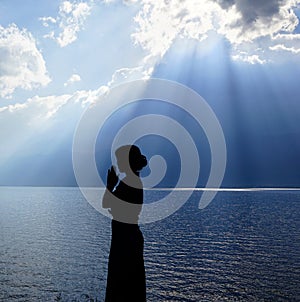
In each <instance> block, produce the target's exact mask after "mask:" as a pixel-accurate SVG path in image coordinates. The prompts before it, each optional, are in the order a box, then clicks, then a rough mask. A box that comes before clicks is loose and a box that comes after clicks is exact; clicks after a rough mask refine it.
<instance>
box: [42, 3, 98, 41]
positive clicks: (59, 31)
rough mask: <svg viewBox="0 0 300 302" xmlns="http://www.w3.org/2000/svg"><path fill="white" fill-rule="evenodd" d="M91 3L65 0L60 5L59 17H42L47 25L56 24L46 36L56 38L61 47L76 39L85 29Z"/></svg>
mask: <svg viewBox="0 0 300 302" xmlns="http://www.w3.org/2000/svg"><path fill="white" fill-rule="evenodd" d="M91 3H92V2H83V1H72V2H71V1H63V2H62V3H61V5H60V6H59V12H58V16H57V18H53V17H42V18H40V20H41V21H42V23H43V25H44V26H45V27H53V26H54V25H55V26H56V28H55V29H53V30H51V31H50V32H49V33H48V34H47V35H45V37H46V38H51V39H54V40H55V41H56V42H57V43H58V44H59V45H60V46H61V47H65V46H67V45H69V44H71V43H73V42H74V41H76V39H77V34H78V32H79V31H80V30H82V29H83V26H84V22H85V20H86V18H87V17H88V16H89V15H90V13H91ZM57 25H58V26H57Z"/></svg>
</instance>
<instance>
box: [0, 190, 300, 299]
mask: <svg viewBox="0 0 300 302" xmlns="http://www.w3.org/2000/svg"><path fill="white" fill-rule="evenodd" d="M159 194H165V193H162V192H161V191H146V192H145V199H146V200H148V201H151V200H157V199H158V197H159ZM178 194H180V192H178ZM200 196H201V192H194V193H193V195H192V197H191V198H190V199H189V200H188V201H187V203H186V204H185V205H184V206H183V207H182V208H181V209H180V210H179V211H178V212H176V213H175V214H173V215H172V216H170V217H168V218H166V219H164V220H162V221H160V222H155V223H151V224H147V225H143V226H141V229H142V232H143V234H144V237H145V265H146V274H147V297H148V300H147V301H153V302H159V301H300V192H292V191H278V192H277V191H276V192H275V191H270V192H220V193H218V194H217V196H216V198H215V199H214V201H213V202H212V203H211V204H210V205H209V206H208V207H207V208H206V209H204V210H201V211H200V210H198V208H197V205H198V200H199V198H200ZM109 244H110V219H109V218H107V217H104V216H102V215H101V214H100V213H98V212H97V211H95V210H94V209H93V208H92V207H91V206H90V205H89V204H88V203H87V202H86V201H85V199H84V198H83V197H82V195H81V193H80V191H79V190H78V189H76V188H0V301H92V299H94V300H96V299H97V301H103V299H104V294H105V285H106V274H107V260H108V253H109ZM88 297H90V298H88Z"/></svg>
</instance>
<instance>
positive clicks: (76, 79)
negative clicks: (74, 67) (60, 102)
mask: <svg viewBox="0 0 300 302" xmlns="http://www.w3.org/2000/svg"><path fill="white" fill-rule="evenodd" d="M80 81H81V78H80V75H79V74H76V73H74V74H72V75H71V76H70V78H69V79H68V80H67V82H65V83H64V86H65V87H66V86H69V85H72V84H73V83H76V82H80Z"/></svg>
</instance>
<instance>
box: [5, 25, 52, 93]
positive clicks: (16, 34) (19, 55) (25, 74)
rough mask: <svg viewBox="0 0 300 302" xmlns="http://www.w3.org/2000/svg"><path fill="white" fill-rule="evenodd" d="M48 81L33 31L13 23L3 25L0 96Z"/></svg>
mask: <svg viewBox="0 0 300 302" xmlns="http://www.w3.org/2000/svg"><path fill="white" fill-rule="evenodd" d="M49 82H50V78H49V76H48V75H47V70H46V64H45V61H44V59H43V56H42V54H41V52H40V51H39V50H38V48H37V46H36V42H35V39H34V38H33V37H32V35H31V34H30V33H29V32H28V31H27V30H25V29H22V30H21V29H19V28H18V27H17V26H16V25H14V24H12V25H10V26H8V27H6V28H4V27H2V26H0V97H4V98H9V97H10V96H11V94H12V93H13V92H14V90H15V89H16V88H23V89H27V90H31V89H33V88H35V87H37V86H39V85H42V86H44V85H47V84H48V83H49Z"/></svg>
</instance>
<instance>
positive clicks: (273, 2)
mask: <svg viewBox="0 0 300 302" xmlns="http://www.w3.org/2000/svg"><path fill="white" fill-rule="evenodd" d="M6 3H7V6H9V3H10V2H8V1H6ZM13 3H16V2H13ZM50 3H51V7H52V9H51V15H50V13H49V14H48V15H47V13H45V14H44V15H40V16H39V17H38V18H37V23H36V24H39V26H40V27H38V26H36V27H35V28H31V30H30V31H29V30H28V29H26V28H23V27H22V26H19V25H18V19H15V20H12V21H11V22H10V24H9V25H3V24H1V19H0V97H1V98H2V105H1V104H0V117H1V118H0V128H1V129H2V130H1V132H0V138H1V142H2V143H1V146H0V149H1V155H0V163H2V164H3V163H5V162H6V161H7V159H8V158H13V157H14V156H15V155H16V154H17V153H18V151H20V150H22V148H24V146H25V145H26V144H27V145H28V142H29V141H35V140H36V142H35V144H34V143H33V146H35V147H36V146H38V148H41V150H42V149H43V148H45V146H44V145H42V144H39V142H38V138H39V134H40V133H47V135H50V134H49V133H50V132H49V129H52V130H51V131H52V132H55V133H57V138H55V136H53V135H52V136H51V135H50V136H49V137H51V139H52V141H51V144H53V146H54V144H56V147H57V148H59V144H62V145H63V137H65V136H66V135H67V134H63V133H68V134H70V137H71V135H72V133H73V131H74V127H75V125H76V123H77V121H78V119H79V117H80V114H81V113H82V111H83V110H84V108H85V107H86V105H87V104H89V103H90V102H93V101H94V100H95V99H96V98H97V96H98V95H100V94H102V93H103V92H105V91H107V90H108V89H109V87H112V86H115V85H117V84H119V83H121V82H124V81H128V80H132V79H139V78H149V77H151V75H152V74H153V72H155V70H156V67H157V66H158V65H159V64H161V63H162V62H163V60H164V57H165V56H166V54H167V53H168V51H170V50H172V47H175V46H176V45H178V44H176V43H179V44H180V43H181V42H182V45H185V42H186V41H193V42H195V43H198V45H199V47H200V48H204V49H205V43H206V42H208V41H209V39H210V37H212V36H213V37H217V39H219V40H224V41H226V43H227V44H228V45H229V53H230V56H231V60H233V61H236V62H244V63H245V64H246V65H247V64H249V66H250V65H261V66H264V65H268V64H273V63H276V62H278V61H281V60H283V59H286V58H287V57H289V58H293V59H296V60H297V59H298V60H299V54H300V33H299V18H298V17H297V12H298V13H299V5H300V0H264V1H261V0H202V1H198V0H186V1H184V0H155V1H153V0H141V1H136V0H127V1H116V0H103V1H101V0H88V1H82V0H81V1H53V2H52V1H41V2H39V3H38V4H36V5H40V6H43V7H45V9H44V11H47V5H49V6H50ZM55 5H56V9H55V10H54V9H53V6H55ZM15 9H16V8H15V7H14V5H13V4H12V7H11V10H12V11H13V10H15ZM97 9H98V10H97ZM116 9H118V10H119V12H120V11H122V12H125V11H130V12H132V16H131V15H130V13H128V15H130V16H131V21H130V24H129V25H128V28H130V31H131V32H130V37H129V39H128V41H130V43H131V45H130V46H133V45H134V48H135V49H137V50H138V51H139V52H140V54H141V56H140V57H136V58H132V57H130V60H129V59H128V60H127V59H126V58H124V62H123V66H121V67H120V68H115V69H114V70H110V69H109V68H106V69H103V70H101V72H102V74H103V75H105V77H106V78H108V79H110V80H108V81H107V82H102V83H98V84H97V88H96V89H95V88H94V87H95V83H93V84H94V86H89V83H86V82H85V77H84V76H83V75H82V74H81V72H80V70H78V64H77V62H76V60H73V61H72V60H70V59H69V57H70V56H71V58H72V55H73V54H74V53H75V54H76V55H77V58H78V56H79V55H78V54H80V52H82V55H83V56H84V49H85V48H86V47H87V45H83V44H82V42H81V39H83V40H84V41H85V42H86V41H87V39H88V38H87V37H89V36H88V35H89V32H93V33H94V34H95V33H97V34H98V36H96V37H94V36H91V37H90V39H93V40H95V39H96V40H97V39H99V44H101V43H103V42H102V40H101V33H102V32H104V29H103V30H102V28H97V17H98V16H97V15H96V13H95V12H99V11H100V10H102V11H104V12H107V14H106V13H103V15H101V18H105V16H106V15H107V16H114V14H113V12H114V11H115V10H116ZM32 10H34V7H32ZM54 12H56V13H54ZM124 15H125V14H124ZM16 18H17V17H16ZM115 18H119V16H118V15H116V16H115ZM91 20H93V23H89V22H90V21H91ZM100 21H103V20H99V22H100ZM114 21H115V19H114V20H111V19H107V20H105V22H104V23H101V24H102V26H103V24H105V25H106V26H107V27H109V26H110V23H112V22H114ZM118 22H120V24H122V19H120V20H118ZM91 24H92V25H93V26H92V27H91ZM99 24H100V23H99ZM116 30H117V31H119V32H121V33H122V30H123V29H122V28H121V27H120V28H117V29H116ZM113 34H114V33H113V32H110V35H111V36H112V37H110V38H111V39H113V38H114V37H113ZM125 38H127V37H124V41H127V40H125ZM51 43H52V44H51ZM110 45H111V44H110ZM101 47H102V51H105V52H106V53H110V52H111V49H109V48H107V49H106V48H105V47H106V45H105V44H103V45H102V46H101ZM126 47H128V48H129V45H126V44H125V45H124V48H126ZM120 51H121V52H122V51H123V50H122V49H120ZM54 54H57V55H59V56H60V58H61V59H60V61H59V62H55V56H54ZM51 55H52V56H54V59H53V60H51V61H50V59H49V60H48V61H47V58H50V57H51ZM64 56H65V57H64ZM64 58H65V60H64ZM82 60H86V61H88V59H87V58H84V57H82ZM113 60H114V58H111V61H113ZM128 61H130V64H129V63H128ZM88 62H89V64H93V65H95V64H98V63H99V69H101V57H100V58H99V55H98V53H94V54H93V57H92V58H90V60H89V61H88ZM91 62H92V63H91ZM55 64H56V66H59V65H64V64H65V69H66V72H68V75H66V77H65V79H63V80H61V82H60V83H57V79H58V78H60V77H59V76H60V75H59V74H55V70H56V68H55ZM111 65H112V64H111ZM178 68H180V66H179V67H178ZM50 70H51V72H49V71H50ZM207 72H208V71H207ZM68 77H69V78H68ZM51 85H52V86H51ZM91 87H93V88H91ZM63 89H65V90H66V92H65V93H62V91H63ZM72 89H73V90H72ZM22 91H24V95H26V97H24V98H23V99H22ZM25 91H26V94H25ZM28 91H30V93H31V95H30V97H28ZM16 96H17V98H16ZM10 100H12V101H11V103H9V102H10ZM51 127H52V128H51ZM58 128H59V129H60V131H58ZM43 131H44V132H43ZM47 131H48V132H47ZM49 139H50V138H49ZM53 148H54V147H53ZM27 149H28V150H29V147H27ZM20 152H21V151H20ZM2 180H3V177H2Z"/></svg>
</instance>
